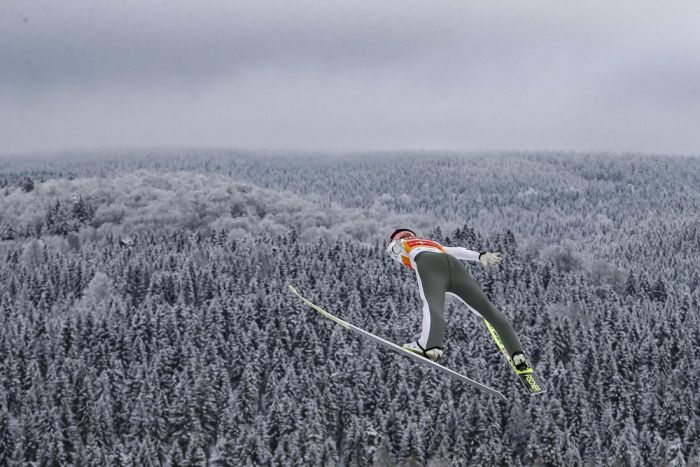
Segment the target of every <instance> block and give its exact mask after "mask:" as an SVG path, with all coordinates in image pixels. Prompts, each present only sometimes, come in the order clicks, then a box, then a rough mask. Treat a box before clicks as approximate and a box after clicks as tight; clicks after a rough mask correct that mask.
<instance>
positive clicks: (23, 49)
mask: <svg viewBox="0 0 700 467" xmlns="http://www.w3.org/2000/svg"><path fill="white" fill-rule="evenodd" d="M0 3H1V5H0V153H16V152H20V153H21V152H31V151H54V150H56V151H58V150H71V149H86V148H102V147H104V148H119V147H134V146H179V145H187V146H215V147H232V148H244V149H245V148H251V149H253V148H255V149H266V148H267V149H295V150H307V149H309V150H331V151H352V150H384V149H450V150H465V151H473V150H503V149H506V150H507V149H523V150H547V149H554V150H603V151H615V152H624V151H639V152H647V153H677V154H678V153H679V154H689V153H692V154H698V153H700V131H699V130H698V129H699V128H700V27H699V25H700V2H698V1H696V0H687V1H673V0H666V1H663V2H661V1H658V0H654V1H646V0H634V1H627V0H624V1H615V0H613V1H610V0H586V1H569V0H567V1H562V0H552V1H539V0H517V1H497V0H496V1H491V0H489V1H478V2H477V1H470V0H461V1H451V0H444V1H443V0H438V1H428V0H398V1H394V0H371V1H370V0H348V1H343V2H338V1H333V0H323V1H320V0H318V1H308V0H292V1H289V0H287V1H282V0H275V1H265V0H257V1H253V0H197V1H195V0H191V1H187V2H185V1H182V0H176V1H167V0H164V1H158V2H155V1H146V0H84V1H83V0H61V1H56V0H47V1H34V0H9V1H8V0H2V1H1V2H0Z"/></svg>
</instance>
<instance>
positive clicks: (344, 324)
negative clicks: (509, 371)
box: [289, 285, 508, 400]
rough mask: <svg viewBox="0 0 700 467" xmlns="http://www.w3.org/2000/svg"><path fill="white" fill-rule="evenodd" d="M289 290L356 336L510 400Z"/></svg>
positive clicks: (293, 290) (292, 288)
mask: <svg viewBox="0 0 700 467" xmlns="http://www.w3.org/2000/svg"><path fill="white" fill-rule="evenodd" d="M289 290H291V291H292V293H293V294H294V295H296V296H297V297H299V298H300V299H301V301H302V302H304V303H305V304H306V305H308V306H309V307H311V308H312V309H314V310H315V311H317V312H318V313H319V314H320V315H321V316H323V317H324V318H327V319H329V320H331V321H333V322H334V323H336V324H339V325H340V326H342V327H344V328H345V329H347V330H348V331H352V332H354V333H356V334H359V335H361V336H364V337H366V338H368V339H370V340H372V341H374V342H376V343H378V344H380V345H383V346H384V347H386V348H388V349H390V350H393V351H394V352H397V353H399V354H402V355H406V356H408V357H410V358H412V359H413V360H414V361H416V362H419V363H422V364H424V365H428V366H429V367H432V368H434V369H437V370H439V371H442V372H444V373H447V374H448V375H449V376H451V377H453V378H455V379H457V380H459V381H461V382H463V383H467V384H469V385H470V386H473V387H475V388H477V389H481V390H482V391H484V392H487V393H490V394H493V395H495V396H498V397H500V398H502V399H503V400H508V399H507V398H506V396H504V395H503V394H501V393H500V392H498V391H497V390H495V389H493V388H491V387H489V386H486V385H485V384H482V383H479V382H477V381H474V380H473V379H470V378H467V377H466V376H464V375H461V374H459V373H457V372H456V371H453V370H450V369H449V368H447V367H444V366H442V365H440V364H438V363H435V362H433V361H432V360H429V359H427V358H425V357H423V356H421V355H418V354H415V353H413V352H410V351H408V350H406V349H404V348H403V347H401V346H400V345H397V344H394V343H393V342H389V341H388V340H385V339H382V338H381V337H378V336H375V335H374V334H372V333H371V332H367V331H365V330H364V329H360V328H358V327H357V326H354V325H352V324H350V323H348V322H347V321H343V320H342V319H340V318H338V317H337V316H334V315H332V314H331V313H329V312H327V311H326V310H324V309H323V308H321V307H319V306H318V305H315V304H314V303H312V302H310V301H309V300H307V299H306V298H304V297H303V296H302V295H301V293H300V292H299V291H298V290H297V289H296V288H295V287H294V286H292V285H289Z"/></svg>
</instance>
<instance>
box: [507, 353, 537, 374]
mask: <svg viewBox="0 0 700 467" xmlns="http://www.w3.org/2000/svg"><path fill="white" fill-rule="evenodd" d="M510 359H511V361H512V362H513V366H514V367H515V372H516V373H517V374H519V375H522V374H525V373H532V367H531V366H530V364H529V363H528V362H527V360H526V359H525V355H523V353H522V352H515V353H514V354H513V356H512V357H510Z"/></svg>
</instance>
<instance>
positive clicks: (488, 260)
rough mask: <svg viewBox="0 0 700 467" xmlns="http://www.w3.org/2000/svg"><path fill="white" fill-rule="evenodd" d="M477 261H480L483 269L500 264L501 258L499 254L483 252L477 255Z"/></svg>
mask: <svg viewBox="0 0 700 467" xmlns="http://www.w3.org/2000/svg"><path fill="white" fill-rule="evenodd" d="M479 261H481V264H483V265H484V266H485V267H496V266H498V265H499V264H501V261H503V258H501V254H500V253H491V252H488V251H484V252H482V253H481V254H480V255H479Z"/></svg>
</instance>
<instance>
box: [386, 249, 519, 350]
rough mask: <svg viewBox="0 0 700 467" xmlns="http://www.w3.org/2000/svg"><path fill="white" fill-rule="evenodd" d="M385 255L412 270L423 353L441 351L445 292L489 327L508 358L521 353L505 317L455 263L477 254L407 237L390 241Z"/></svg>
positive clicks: (460, 264)
mask: <svg viewBox="0 0 700 467" xmlns="http://www.w3.org/2000/svg"><path fill="white" fill-rule="evenodd" d="M387 252H388V253H389V255H390V256H391V257H393V258H394V259H395V260H397V261H399V262H400V263H402V264H404V265H405V266H406V267H408V268H409V269H413V270H414V271H416V279H418V291H419V292H420V297H421V299H422V300H423V326H422V330H421V336H420V339H418V344H420V346H421V347H423V350H425V351H427V350H430V349H433V348H440V349H441V348H442V345H443V339H444V337H445V293H449V294H450V295H452V296H454V297H457V298H459V299H460V300H461V301H462V303H464V304H465V305H467V307H468V308H469V309H470V310H471V311H472V312H474V313H475V314H476V315H477V316H479V317H481V318H484V319H486V320H487V321H488V322H489V323H491V325H493V327H494V328H495V329H496V332H497V333H498V335H499V337H500V338H501V340H502V341H503V345H505V347H506V350H508V353H509V355H513V353H515V352H522V350H523V349H522V346H521V345H520V341H519V340H518V336H516V335H515V331H514V330H513V326H512V325H511V324H510V321H509V320H508V318H506V316H505V315H504V314H503V313H501V312H500V311H499V310H497V309H496V307H495V306H494V305H493V303H491V301H490V300H489V299H488V297H486V295H485V294H484V292H483V291H482V290H481V288H480V287H479V285H478V284H477V282H476V281H475V280H474V278H473V277H472V276H471V274H469V272H467V270H466V269H465V268H464V266H463V265H462V263H460V262H459V260H460V259H461V260H465V261H479V252H478V251H472V250H467V249H466V248H462V247H448V246H442V245H440V244H439V243H437V242H434V241H432V240H426V239H420V238H410V239H399V240H395V241H393V242H391V243H390V244H389V246H388V247H387Z"/></svg>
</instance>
